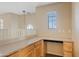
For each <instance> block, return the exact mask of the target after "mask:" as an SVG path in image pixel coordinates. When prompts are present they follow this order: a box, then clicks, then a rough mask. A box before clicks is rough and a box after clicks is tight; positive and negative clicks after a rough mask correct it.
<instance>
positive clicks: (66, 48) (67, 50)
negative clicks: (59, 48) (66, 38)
mask: <svg viewBox="0 0 79 59" xmlns="http://www.w3.org/2000/svg"><path fill="white" fill-rule="evenodd" d="M72 45H73V44H72V42H63V53H64V57H72V56H73V49H72V48H73V47H72Z"/></svg>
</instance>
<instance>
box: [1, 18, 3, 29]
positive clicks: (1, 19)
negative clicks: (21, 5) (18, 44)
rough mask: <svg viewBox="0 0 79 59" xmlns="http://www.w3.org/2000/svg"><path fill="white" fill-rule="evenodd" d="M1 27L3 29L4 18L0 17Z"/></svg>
mask: <svg viewBox="0 0 79 59" xmlns="http://www.w3.org/2000/svg"><path fill="white" fill-rule="evenodd" d="M0 29H3V19H0Z"/></svg>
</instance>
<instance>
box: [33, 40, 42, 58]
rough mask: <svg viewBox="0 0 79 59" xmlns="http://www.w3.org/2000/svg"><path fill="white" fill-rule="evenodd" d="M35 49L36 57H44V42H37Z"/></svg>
mask: <svg viewBox="0 0 79 59" xmlns="http://www.w3.org/2000/svg"><path fill="white" fill-rule="evenodd" d="M34 47H35V48H34V55H35V57H40V56H42V42H41V41H38V42H36V43H35V45H34Z"/></svg>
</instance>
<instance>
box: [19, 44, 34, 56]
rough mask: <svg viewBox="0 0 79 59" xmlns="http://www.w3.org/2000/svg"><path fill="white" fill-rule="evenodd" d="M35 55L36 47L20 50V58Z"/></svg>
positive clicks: (31, 46)
mask: <svg viewBox="0 0 79 59" xmlns="http://www.w3.org/2000/svg"><path fill="white" fill-rule="evenodd" d="M33 55H34V46H33V45H29V46H28V47H26V48H24V49H22V50H20V52H19V56H20V57H29V56H30V57H32V56H33Z"/></svg>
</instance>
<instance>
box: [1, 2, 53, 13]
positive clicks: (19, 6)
mask: <svg viewBox="0 0 79 59" xmlns="http://www.w3.org/2000/svg"><path fill="white" fill-rule="evenodd" d="M50 3H52V2H0V14H3V13H8V12H10V13H16V14H23V12H22V11H23V10H26V12H35V10H36V7H38V6H42V5H46V4H50Z"/></svg>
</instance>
